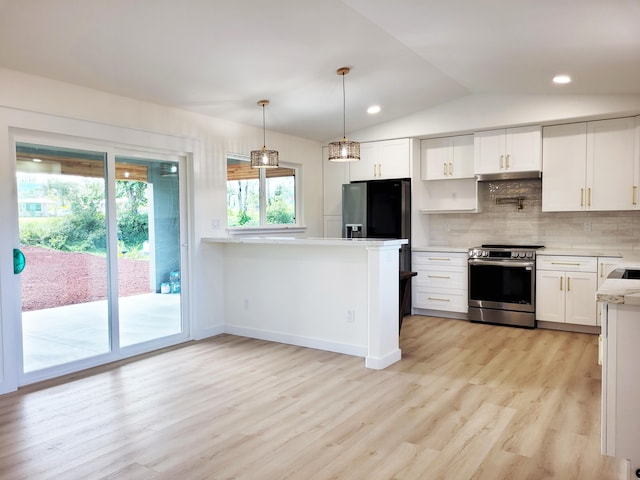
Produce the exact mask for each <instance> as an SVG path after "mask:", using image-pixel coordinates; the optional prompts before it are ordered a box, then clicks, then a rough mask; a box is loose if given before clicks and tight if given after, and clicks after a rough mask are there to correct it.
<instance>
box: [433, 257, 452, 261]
mask: <svg viewBox="0 0 640 480" xmlns="http://www.w3.org/2000/svg"><path fill="white" fill-rule="evenodd" d="M429 260H437V261H439V262H441V261H447V262H450V261H451V259H450V258H447V257H429Z"/></svg>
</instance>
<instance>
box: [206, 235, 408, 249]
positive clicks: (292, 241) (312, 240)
mask: <svg viewBox="0 0 640 480" xmlns="http://www.w3.org/2000/svg"><path fill="white" fill-rule="evenodd" d="M202 241H203V242H205V243H260V244H272V245H319V246H337V247H391V246H396V245H397V246H398V247H400V245H406V244H407V243H409V240H407V239H406V238H399V239H378V238H319V237H309V238H306V237H278V236H269V237H245V236H237V237H204V238H202Z"/></svg>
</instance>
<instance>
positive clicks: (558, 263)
mask: <svg viewBox="0 0 640 480" xmlns="http://www.w3.org/2000/svg"><path fill="white" fill-rule="evenodd" d="M551 265H571V266H574V267H579V266H580V265H582V264H581V263H580V262H551Z"/></svg>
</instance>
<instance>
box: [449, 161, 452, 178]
mask: <svg viewBox="0 0 640 480" xmlns="http://www.w3.org/2000/svg"><path fill="white" fill-rule="evenodd" d="M449 175H453V163H451V162H449Z"/></svg>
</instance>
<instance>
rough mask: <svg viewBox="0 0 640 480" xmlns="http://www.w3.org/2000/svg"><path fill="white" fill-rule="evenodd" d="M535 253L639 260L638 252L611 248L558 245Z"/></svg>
mask: <svg viewBox="0 0 640 480" xmlns="http://www.w3.org/2000/svg"><path fill="white" fill-rule="evenodd" d="M536 255H569V256H580V257H624V258H625V259H627V258H630V259H631V260H635V259H638V260H640V254H638V253H637V252H635V253H634V252H633V251H631V250H622V249H612V250H607V249H604V248H558V247H545V248H543V249H541V250H538V251H537V252H536ZM634 257H635V258H634Z"/></svg>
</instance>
